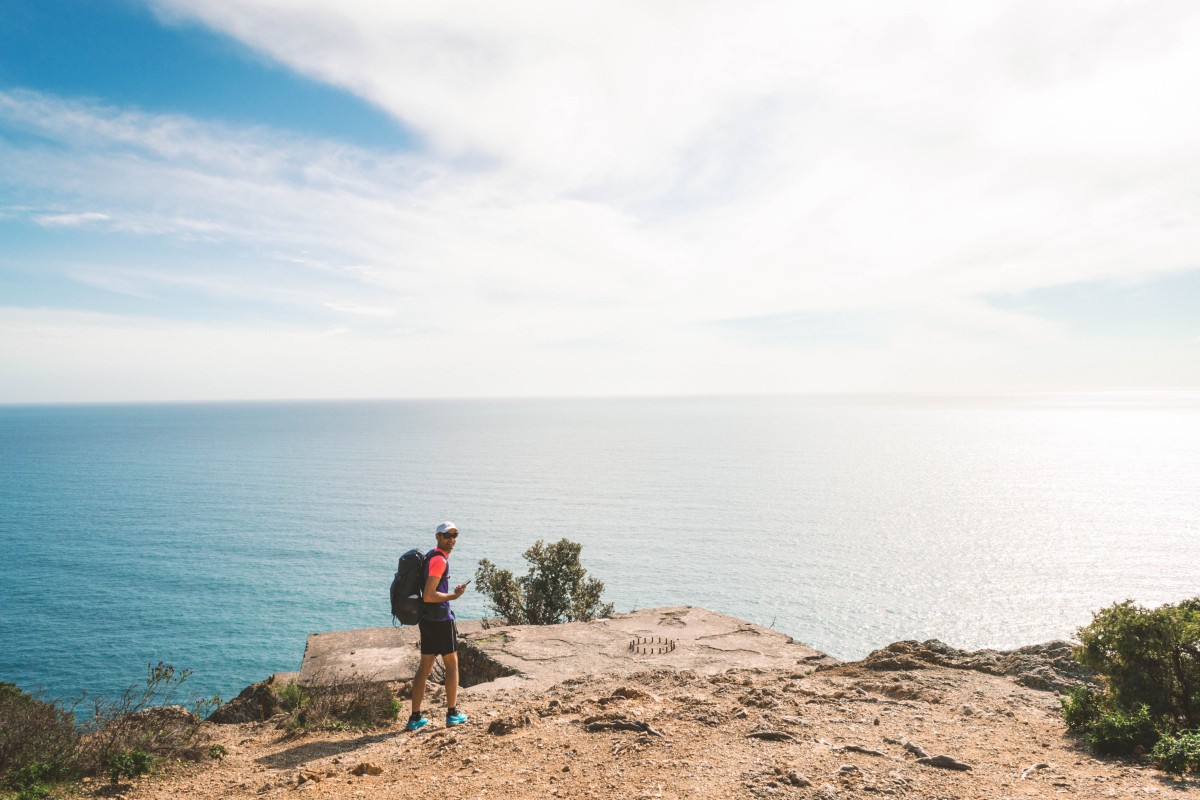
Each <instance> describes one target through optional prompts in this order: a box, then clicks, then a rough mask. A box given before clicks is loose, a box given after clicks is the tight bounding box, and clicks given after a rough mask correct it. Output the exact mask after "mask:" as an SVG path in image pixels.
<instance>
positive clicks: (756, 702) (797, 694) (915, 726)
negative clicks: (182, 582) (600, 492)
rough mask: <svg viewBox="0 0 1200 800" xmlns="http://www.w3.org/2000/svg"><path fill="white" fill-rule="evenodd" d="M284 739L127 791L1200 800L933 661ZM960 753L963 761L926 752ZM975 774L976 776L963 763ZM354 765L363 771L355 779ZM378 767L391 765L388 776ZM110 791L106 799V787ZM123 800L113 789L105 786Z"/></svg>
mask: <svg viewBox="0 0 1200 800" xmlns="http://www.w3.org/2000/svg"><path fill="white" fill-rule="evenodd" d="M438 699H440V695H438V694H435V698H434V704H433V705H432V706H429V705H428V704H427V708H431V710H432V712H433V714H432V716H433V723H432V724H431V725H429V726H427V727H426V728H425V729H424V730H422V731H420V732H418V733H407V732H405V731H404V730H403V722H404V719H403V715H402V716H401V719H400V720H398V721H397V722H396V723H395V724H394V725H392V726H390V727H388V728H385V729H377V730H373V731H368V732H344V731H328V732H325V731H322V732H310V733H307V734H305V735H303V736H301V737H299V738H297V737H295V736H292V737H289V736H286V735H285V732H284V731H282V730H281V729H280V728H279V725H278V722H275V721H266V722H256V723H245V724H239V725H215V724H211V723H206V724H205V726H204V732H205V734H206V735H207V736H209V737H211V740H212V741H213V742H215V743H219V744H221V745H222V746H224V747H225V748H226V750H227V755H226V756H225V757H224V758H223V759H222V760H220V761H219V762H218V761H211V760H209V761H208V762H207V763H206V764H199V765H187V766H181V767H178V768H175V769H174V770H173V771H171V772H169V773H168V774H160V775H155V776H150V777H147V778H144V779H142V780H139V781H135V782H134V783H133V784H128V785H126V786H124V787H122V788H121V789H120V791H119V794H120V796H122V797H126V798H129V799H130V800H151V798H178V797H187V798H212V800H217V799H218V798H219V800H237V799H238V798H255V799H256V800H257V798H283V797H293V796H299V795H303V796H305V797H311V798H364V799H365V800H374V798H381V799H382V798H389V800H390V799H391V798H403V797H418V796H429V797H448V798H484V799H487V798H492V799H496V798H511V797H518V796H519V797H559V798H573V797H580V798H589V797H590V798H609V797H622V798H631V799H633V800H641V799H642V798H684V797H689V798H690V797H712V796H718V797H752V798H824V799H825V800H829V799H830V798H849V797H872V796H890V797H909V798H930V799H933V798H961V799H962V800H967V799H968V798H979V799H980V800H983V799H984V798H987V800H999V799H1000V798H1018V797H1022V798H1023V797H1051V796H1058V795H1062V796H1066V797H1080V798H1090V797H1096V798H1108V797H1121V798H1124V797H1139V798H1145V797H1148V796H1161V797H1184V796H1195V797H1198V798H1200V781H1198V780H1197V779H1195V778H1187V779H1181V778H1174V777H1171V776H1169V775H1166V774H1164V773H1161V772H1159V771H1157V770H1155V769H1153V768H1152V767H1150V766H1149V765H1145V764H1139V763H1136V762H1133V761H1123V760H1097V759H1096V758H1094V757H1092V756H1091V755H1090V754H1089V753H1087V752H1086V751H1085V750H1083V749H1081V747H1080V746H1079V745H1078V744H1077V742H1076V740H1074V739H1073V738H1071V737H1070V736H1068V735H1067V732H1066V729H1065V727H1064V725H1063V723H1062V720H1061V717H1060V716H1059V713H1058V708H1059V706H1058V701H1057V698H1056V695H1055V694H1053V693H1052V692H1046V691H1037V690H1034V689H1031V688H1027V687H1025V686H1022V685H1019V684H1018V683H1017V682H1016V681H1015V680H1014V679H1013V678H1011V677H1005V676H997V675H989V674H984V673H982V672H978V671H973V670H968V669H956V668H949V667H943V666H936V665H929V666H925V667H919V668H913V669H903V670H897V669H895V668H894V666H893V668H891V669H887V670H883V669H878V668H877V669H871V668H870V667H869V666H867V665H866V662H856V663H849V664H841V665H837V666H834V667H831V668H823V669H820V670H817V671H816V672H808V671H807V670H805V671H804V672H798V671H792V670H761V669H754V670H733V671H730V672H725V673H721V674H717V675H699V674H696V673H694V672H688V671H683V672H679V671H674V670H670V669H658V670H653V671H647V672H641V673H638V674H635V675H632V676H631V675H623V676H586V677H577V678H571V679H568V680H566V681H563V682H561V683H559V684H557V685H555V686H553V687H552V688H550V689H548V690H545V691H539V692H536V693H530V692H525V693H522V692H520V691H518V690H506V691H501V692H492V693H486V692H474V691H471V690H468V691H466V692H465V693H464V694H463V695H462V696H461V697H460V703H459V705H460V708H461V709H462V710H464V711H465V712H466V713H468V714H469V715H470V718H471V719H470V722H469V723H467V724H466V725H463V726H460V727H456V728H451V729H446V728H445V727H444V726H443V723H442V719H441V716H442V714H443V713H444V707H442V706H439V705H437V700H438ZM922 754H926V755H928V756H930V757H936V756H948V757H949V758H950V759H952V760H953V761H954V762H956V764H957V765H958V766H959V767H960V768H958V769H955V768H950V767H953V766H955V764H950V765H949V766H937V765H936V764H931V763H924V762H922V761H919V760H918V759H919V758H920V757H921V756H922ZM963 767H969V768H963ZM355 772H359V773H363V774H354V773H355ZM372 773H375V774H372ZM94 791H96V793H97V794H101V793H105V792H102V790H100V789H98V788H97V789H95V790H94ZM105 794H106V796H108V797H113V793H112V792H107V793H105Z"/></svg>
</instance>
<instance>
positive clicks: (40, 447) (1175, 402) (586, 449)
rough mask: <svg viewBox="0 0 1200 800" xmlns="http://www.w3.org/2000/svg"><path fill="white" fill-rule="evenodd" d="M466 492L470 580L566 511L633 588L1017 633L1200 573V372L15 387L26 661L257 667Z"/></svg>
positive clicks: (225, 685)
mask: <svg viewBox="0 0 1200 800" xmlns="http://www.w3.org/2000/svg"><path fill="white" fill-rule="evenodd" d="M443 520H451V521H453V522H454V523H456V525H457V526H458V529H459V531H460V532H461V536H460V538H459V544H458V547H457V548H456V549H455V551H454V554H453V557H452V559H451V573H452V580H453V581H455V582H457V581H458V580H460V579H461V580H465V579H467V578H470V577H473V575H474V572H475V569H476V565H477V562H478V560H479V559H484V558H486V559H488V560H490V561H492V562H493V563H496V564H498V565H500V566H502V567H507V568H509V569H512V570H514V571H515V572H517V573H523V572H524V570H525V569H526V567H527V564H526V562H525V561H524V560H523V558H522V553H523V552H524V551H525V550H526V549H527V548H528V547H529V546H530V545H532V544H533V543H534V542H536V541H537V540H544V541H546V542H552V541H557V540H559V539H563V538H567V539H570V540H572V541H575V542H579V543H581V544H582V546H583V550H582V560H583V564H584V566H585V567H586V568H587V570H588V571H589V573H590V574H591V575H593V576H595V577H597V578H599V579H600V580H602V581H603V582H604V586H605V591H604V596H605V599H606V600H608V601H611V602H612V603H614V604H615V606H616V610H617V611H618V612H626V611H631V610H635V609H642V608H651V607H657V606H674V605H696V606H703V607H706V608H710V609H713V610H715V611H719V612H722V613H725V614H730V615H734V616H737V617H740V618H743V619H746V620H749V621H752V622H755V623H758V624H760V625H764V626H769V627H771V628H774V629H776V630H778V631H781V632H784V633H786V634H789V635H791V636H793V637H795V638H796V639H799V640H801V641H803V642H806V643H808V644H810V645H812V646H814V647H816V648H818V649H820V650H823V651H825V652H827V653H830V654H831V655H834V656H836V657H838V658H841V659H854V658H859V657H862V656H864V655H866V654H867V653H868V652H870V651H871V650H872V649H875V648H878V647H882V646H884V645H886V644H888V643H889V642H893V641H896V640H900V639H919V640H923V639H929V638H937V639H941V640H942V641H945V642H947V643H949V644H952V645H954V646H956V647H962V648H971V649H974V648H981V647H997V648H1010V647H1016V646H1020V645H1025V644H1031V643H1035V642H1042V641H1046V640H1050V639H1056V638H1068V637H1071V636H1072V635H1073V634H1074V632H1075V631H1076V630H1078V628H1079V627H1080V626H1082V625H1086V624H1087V623H1088V622H1089V621H1090V620H1091V617H1092V614H1093V613H1094V612H1095V611H1097V610H1099V609H1101V608H1103V607H1106V606H1109V605H1111V604H1113V603H1116V602H1120V601H1123V600H1125V599H1132V600H1135V601H1137V602H1139V603H1141V604H1144V605H1147V606H1155V605H1159V604H1162V603H1168V602H1177V601H1179V600H1181V599H1184V598H1187V597H1192V596H1196V595H1198V594H1200V393H1197V392H1160V393H1096V394H1029V395H1003V396H981V395H970V396H968V395H957V396H879V395H871V396H865V395H864V396H829V395H820V396H807V395H806V396H770V397H695V398H679V397H673V398H605V399H520V400H517V399H513V400H403V401H357V402H262V403H214V404H196V405H189V404H161V405H155V404H133V405H42V406H0V546H2V554H0V681H8V682H13V683H16V684H17V685H18V686H20V687H22V688H23V689H26V690H29V691H34V692H40V693H41V694H42V696H46V697H50V698H53V699H58V700H64V701H69V700H71V699H72V698H78V697H79V696H80V695H81V694H83V693H88V694H90V695H93V696H102V697H103V696H115V695H116V694H118V693H119V692H120V691H121V690H122V689H124V688H125V687H127V686H130V685H135V684H137V683H139V682H140V681H142V680H143V679H144V677H145V675H146V668H147V665H149V664H156V663H158V662H160V661H162V662H166V663H169V664H172V665H175V666H176V667H177V668H179V669H188V670H190V671H191V673H192V674H191V677H190V678H189V679H188V683H187V685H186V687H185V688H186V690H187V692H189V693H190V696H192V697H199V696H206V695H211V694H213V693H218V694H220V695H221V696H222V697H224V698H226V699H228V698H229V697H232V696H234V695H236V694H237V692H238V691H239V690H240V689H241V688H243V687H244V686H246V685H247V684H249V683H251V682H253V681H256V680H261V679H263V678H265V677H267V676H268V675H270V674H271V673H273V672H277V671H289V670H296V669H298V668H299V664H300V661H301V658H302V656H303V653H304V644H305V638H306V636H307V635H308V634H309V633H311V632H316V631H328V630H341V629H349V628H365V627H378V626H385V625H388V624H390V622H391V617H390V615H389V611H388V601H387V593H388V586H389V584H390V582H391V579H392V574H393V572H394V571H395V568H396V560H397V558H398V556H399V555H400V554H401V553H402V552H404V551H405V550H407V549H409V548H412V547H422V548H427V547H431V546H432V545H433V531H434V528H435V527H436V525H437V524H438V523H440V522H442V521H443ZM456 610H457V613H458V616H459V617H460V618H476V617H483V616H488V615H489V613H490V612H489V608H488V603H487V599H486V598H485V597H484V596H483V595H481V594H480V593H478V592H477V591H475V589H474V588H473V587H472V588H471V589H469V590H468V592H467V594H466V595H465V596H464V597H463V598H462V599H461V600H459V601H458V602H457V603H456Z"/></svg>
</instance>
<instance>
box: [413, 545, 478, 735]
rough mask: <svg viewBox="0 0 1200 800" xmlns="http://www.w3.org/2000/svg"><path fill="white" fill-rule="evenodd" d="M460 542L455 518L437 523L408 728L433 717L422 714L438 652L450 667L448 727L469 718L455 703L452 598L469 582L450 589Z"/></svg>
mask: <svg viewBox="0 0 1200 800" xmlns="http://www.w3.org/2000/svg"><path fill="white" fill-rule="evenodd" d="M457 543H458V528H456V527H454V523H453V522H443V523H442V524H441V525H438V527H437V547H435V548H434V549H432V550H430V551H429V552H428V553H426V554H425V596H424V598H423V599H424V601H425V606H424V608H423V609H422V611H421V620H420V622H419V623H418V625H419V626H420V629H421V666H420V667H419V668H418V669H417V676H416V678H414V679H413V687H412V716H410V717H409V718H408V724H407V725H405V726H404V727H405V729H406V730H410V731H415V730H419V729H420V728H422V727H424V726H425V725H428V724H429V720H428V719H426V718H425V717H423V716H422V715H421V702H422V701H423V700H424V699H425V681H426V680H427V679H428V678H429V673H430V672H432V671H433V662H434V660H435V659H437V657H438V656H441V657H442V666H444V667H445V668H446V727H447V728H449V727H452V726H454V725H462V724H463V723H464V722H466V721H467V715H466V714H463V713H462V712H461V711H459V710H458V707H457V706H456V705H455V704H456V703H457V702H458V631H457V629H456V628H455V627H454V612H453V611H452V610H451V609H450V601H451V600H457V599H458V598H460V597H462V595H463V592H465V591H466V590H467V584H466V583H460V584H459V585H458V586H455V587H454V591H453V592H451V591H450V553H451V552H452V551H453V550H454V545H456V544H457ZM467 583H470V581H467Z"/></svg>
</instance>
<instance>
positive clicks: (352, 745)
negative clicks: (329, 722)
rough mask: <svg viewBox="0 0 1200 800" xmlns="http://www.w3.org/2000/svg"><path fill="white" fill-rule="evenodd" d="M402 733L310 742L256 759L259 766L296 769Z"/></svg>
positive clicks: (394, 732)
mask: <svg viewBox="0 0 1200 800" xmlns="http://www.w3.org/2000/svg"><path fill="white" fill-rule="evenodd" d="M399 735H400V732H398V731H391V732H389V733H377V734H373V735H371V736H360V737H358V738H357V739H348V740H345V741H341V742H308V743H307V744H301V745H296V746H295V747H289V748H288V749H287V750H283V751H281V752H278V753H272V754H271V755H269V756H263V757H262V758H256V759H254V760H255V762H256V763H258V764H264V765H266V766H268V767H270V768H271V769H294V768H296V767H299V766H301V765H303V764H307V763H308V762H309V761H316V760H317V759H318V758H328V757H329V756H340V755H343V754H344V753H352V752H354V751H355V750H358V749H360V748H363V747H366V746H367V745H371V744H376V743H378V742H385V741H387V740H388V739H392V738H395V737H396V736H399Z"/></svg>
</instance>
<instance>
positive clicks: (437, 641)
mask: <svg viewBox="0 0 1200 800" xmlns="http://www.w3.org/2000/svg"><path fill="white" fill-rule="evenodd" d="M417 626H418V627H419V628H420V629H421V655H423V656H444V655H446V654H447V653H456V652H458V628H456V627H455V626H454V620H452V619H448V620H444V621H440V622H433V621H430V620H424V619H423V620H421V621H420V622H419V623H417Z"/></svg>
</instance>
